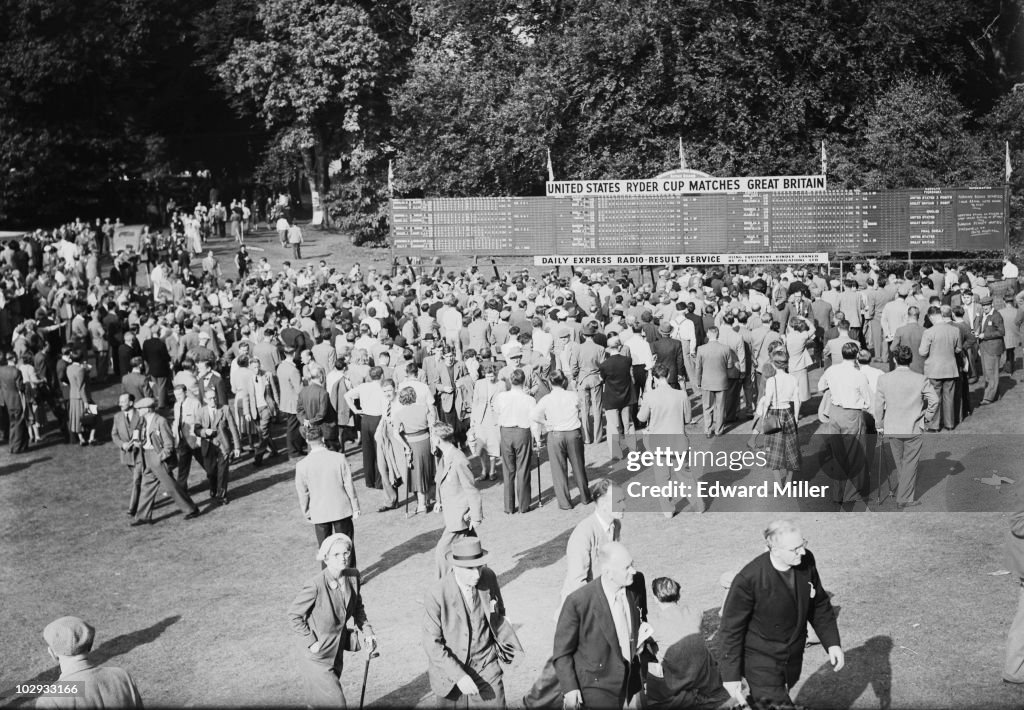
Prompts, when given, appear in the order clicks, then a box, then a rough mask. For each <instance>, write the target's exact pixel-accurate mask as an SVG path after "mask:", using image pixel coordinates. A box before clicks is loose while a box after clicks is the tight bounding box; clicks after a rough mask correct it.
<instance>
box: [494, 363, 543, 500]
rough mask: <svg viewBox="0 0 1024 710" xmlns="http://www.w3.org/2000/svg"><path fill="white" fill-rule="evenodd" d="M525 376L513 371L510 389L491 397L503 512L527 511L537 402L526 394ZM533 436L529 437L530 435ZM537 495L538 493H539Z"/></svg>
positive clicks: (535, 434)
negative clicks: (502, 489) (534, 412)
mask: <svg viewBox="0 0 1024 710" xmlns="http://www.w3.org/2000/svg"><path fill="white" fill-rule="evenodd" d="M525 382H526V375H525V374H524V373H523V371H522V370H520V369H515V370H513V371H512V374H511V375H510V376H509V385H510V386H511V389H508V390H506V391H504V392H499V393H498V394H497V395H496V396H495V397H494V411H495V413H496V415H497V419H498V430H499V435H500V439H499V447H498V448H499V451H500V452H501V471H502V476H503V477H504V479H505V481H504V482H505V513H506V514H508V515H512V514H513V513H515V512H516V499H517V498H518V499H519V512H520V513H526V512H527V511H529V510H530V497H531V496H530V459H531V458H532V457H533V446H532V444H533V439H534V438H537V437H538V434H539V431H538V428H537V426H536V425H535V424H534V423H533V422H532V421H531V420H530V413H531V412H532V411H533V408H534V406H535V405H536V403H537V402H536V400H534V398H533V397H531V396H530V395H528V394H527V393H526V390H525V389H524V383H525ZM531 431H532V432H533V434H534V436H533V437H531V436H530V433H531ZM538 492H539V491H538Z"/></svg>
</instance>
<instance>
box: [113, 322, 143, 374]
mask: <svg viewBox="0 0 1024 710" xmlns="http://www.w3.org/2000/svg"><path fill="white" fill-rule="evenodd" d="M134 357H142V348H141V347H139V339H138V337H137V336H136V335H135V333H134V332H133V331H131V330H126V331H125V332H124V342H123V343H121V344H120V345H118V346H117V368H118V372H120V373H121V374H122V375H126V374H128V373H129V372H131V369H132V358H134Z"/></svg>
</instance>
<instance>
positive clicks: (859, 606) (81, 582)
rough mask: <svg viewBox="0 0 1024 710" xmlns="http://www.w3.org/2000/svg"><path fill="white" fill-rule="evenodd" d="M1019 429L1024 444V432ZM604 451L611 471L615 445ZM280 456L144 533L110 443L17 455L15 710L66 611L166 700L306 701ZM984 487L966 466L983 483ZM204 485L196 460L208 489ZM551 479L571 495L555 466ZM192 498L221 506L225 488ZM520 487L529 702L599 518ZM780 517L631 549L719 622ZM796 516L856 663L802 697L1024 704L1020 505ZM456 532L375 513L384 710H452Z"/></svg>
mask: <svg viewBox="0 0 1024 710" xmlns="http://www.w3.org/2000/svg"><path fill="white" fill-rule="evenodd" d="M308 236H310V243H309V244H307V245H306V248H305V252H306V254H307V255H308V256H309V257H310V258H313V259H318V258H321V257H320V255H328V256H330V258H332V260H334V261H335V262H336V263H339V264H340V263H344V262H343V261H342V260H343V259H346V258H347V259H349V260H351V259H353V258H356V259H359V260H361V261H362V263H363V267H364V270H365V269H366V268H367V266H368V264H370V263H383V264H386V263H387V262H386V253H387V252H386V251H381V250H370V249H353V248H352V247H350V246H347V241H342V240H341V238H338V246H339V247H340V248H337V249H336V248H335V245H333V244H332V243H331V238H329V237H320V236H318V235H317V234H316V233H315V232H314V233H310V235H308ZM257 243H258V244H259V245H263V244H264V243H266V244H269V245H271V246H270V250H269V251H268V252H267V253H270V254H271V255H272V256H273V257H274V258H275V259H276V258H279V255H280V252H281V251H282V250H281V249H280V247H273V246H272V245H273V243H274V239H273V237H270V238H269V239H266V238H263V239H262V241H258V242H257ZM258 255H259V254H258V252H257V256H258ZM325 258H326V257H325ZM378 258H380V259H381V260H380V261H374V260H375V259H378ZM223 261H226V259H224V260H223ZM347 263H351V261H348V262H347ZM224 266H226V264H224ZM115 395H116V390H115V389H114V388H113V387H111V388H107V389H106V390H102V391H100V392H98V393H97V398H98V401H99V403H100V404H101V407H103V408H104V409H105V410H106V411H107V412H108V414H107V419H108V422H109V419H110V414H109V412H110V411H111V408H112V407H113V404H114V397H115ZM1007 406H1010V403H1007ZM986 410H989V411H994V408H991V407H990V408H986ZM986 410H982V412H981V413H979V415H978V417H979V419H978V420H977V421H978V423H975V424H972V426H976V427H978V430H979V431H984V429H985V427H984V420H981V419H980V418H981V417H982V416H985V417H993V419H994V418H996V417H997V416H1000V415H999V414H998V413H992V414H990V413H989V411H986ZM1006 411H1007V410H1004V411H1003V413H1002V417H1003V418H1004V420H1005V412H1006ZM1017 411H1019V410H1017ZM1007 427H1008V429H1010V430H1012V431H1014V432H1018V433H1019V427H1020V424H1019V420H1017V422H1015V423H1014V424H1013V425H1012V426H1011V425H1007ZM588 453H589V454H592V456H591V457H589V458H591V460H593V461H595V462H597V463H600V462H601V461H602V460H603V458H602V457H603V454H604V447H603V446H601V447H593V451H591V452H588ZM350 461H351V462H352V464H353V468H354V470H355V471H356V474H357V483H356V487H357V491H358V493H359V495H360V501H361V505H362V508H363V510H366V511H373V510H375V509H376V507H377V506H378V505H380V504H381V503H382V502H383V498H382V495H381V494H380V493H379V492H376V491H373V492H371V491H367V489H366V488H365V487H364V485H363V483H362V476H361V472H360V470H359V469H360V461H359V457H358V456H352V457H350ZM272 462H273V463H274V465H272V466H265V467H264V468H261V469H254V468H253V467H252V466H251V464H250V460H249V459H245V460H243V461H242V462H241V463H240V464H238V465H236V466H235V467H234V468H233V470H232V479H233V480H232V483H231V497H232V503H231V505H230V506H228V507H227V508H221V509H217V510H213V511H211V512H210V513H209V514H206V515H203V516H202V517H200V518H199V519H197V520H195V521H192V522H185V521H183V520H182V516H181V514H180V513H179V512H178V511H177V509H176V508H175V507H174V506H173V505H171V504H170V503H167V502H164V503H163V504H162V505H161V507H159V508H158V509H157V511H156V512H155V516H154V517H155V519H156V520H157V524H156V525H154V526H152V527H143V528H130V527H129V526H128V523H129V518H128V516H127V515H125V509H126V507H127V485H128V474H127V472H126V471H125V470H124V468H123V467H121V466H120V465H119V464H118V463H117V453H116V451H115V450H114V448H113V446H112V445H111V444H109V443H107V444H105V445H104V446H101V447H95V448H85V449H83V448H80V447H78V446H73V447H72V446H65V445H63V444H57V443H55V439H54V438H51V439H50V440H49V442H47V445H46V446H44V447H43V448H39V449H34V450H32V451H30V452H29V453H27V454H23V455H20V456H18V457H13V456H10V455H8V454H7V453H6V450H5V451H3V453H0V570H2V573H0V599H2V602H0V629H2V630H3V641H2V646H0V648H2V651H0V704H3V703H8V702H11V701H12V700H13V699H12V697H11V696H12V694H13V686H14V684H16V683H22V682H40V681H44V680H46V681H48V680H53V679H55V678H56V676H57V673H56V670H55V668H54V665H53V664H52V663H51V662H50V660H49V657H48V656H47V654H46V647H45V643H44V642H43V639H42V635H41V632H42V629H43V627H44V626H45V625H46V624H47V623H48V622H49V621H51V620H52V619H54V618H56V617H58V616H62V615H65V614H74V615H78V616H81V617H83V618H85V619H86V620H88V621H89V622H90V623H92V624H93V625H95V626H96V628H97V639H96V647H97V654H98V656H99V657H100V658H103V659H109V661H110V662H111V663H113V664H116V665H120V666H123V667H125V668H126V669H128V670H129V671H130V672H131V673H132V675H133V676H134V677H135V680H136V682H137V683H138V685H139V687H140V689H141V692H142V696H143V699H144V701H145V702H146V704H147V705H149V706H151V707H154V706H189V705H193V706H195V705H229V706H247V705H263V706H271V705H272V706H295V705H301V704H302V702H303V698H302V696H301V689H300V685H299V681H298V677H297V674H296V672H295V670H294V665H293V663H292V653H293V650H294V649H295V639H294V636H295V634H294V632H292V631H291V629H290V627H289V625H288V621H287V619H286V616H285V610H286V608H287V606H288V604H289V603H290V601H291V600H292V598H293V595H294V594H295V593H296V592H297V591H298V590H299V589H300V587H301V586H302V583H303V581H304V580H305V578H307V577H308V576H310V575H312V574H314V573H316V572H317V570H318V569H319V564H318V563H317V562H316V561H315V559H314V554H315V551H316V544H315V537H314V535H313V531H312V528H311V526H310V525H308V524H307V523H306V522H305V521H304V519H303V518H302V516H301V515H300V513H299V510H298V506H297V501H296V495H295V489H294V485H293V483H292V481H293V476H294V469H293V467H291V466H289V465H288V464H287V463H286V462H283V461H281V460H280V459H276V460H272ZM546 468H547V467H546V466H545V469H546ZM751 475H754V474H751ZM973 475H977V474H975V473H974V472H973V471H970V470H968V471H966V472H965V478H964V480H965V481H966V480H969V479H970V478H971V477H972V476H973ZM980 475H985V474H980ZM958 477H959V476H958ZM202 479H203V476H202V474H201V472H200V470H199V467H198V466H194V467H193V473H192V480H193V483H196V482H198V481H200V480H202ZM544 481H545V488H546V489H547V495H548V498H550V478H549V476H548V474H547V472H546V470H545V472H544ZM963 485H964V486H965V490H973V489H970V488H969V487H968V486H967V484H966V483H965V484H963ZM203 486H204V487H205V484H203ZM982 488H984V487H982ZM986 490H987V489H986ZM1004 491H1005V492H1004V494H1003V495H1004V500H1003V504H1002V505H1000V506H998V507H996V508H993V509H997V510H1004V511H1005V510H1009V509H1011V508H1012V507H1013V505H1011V503H1013V502H1015V501H1016V495H1017V494H1016V488H1015V487H1014V488H1012V489H1011V488H1010V487H1005V488H1004ZM193 495H194V497H195V498H196V501H197V502H198V503H200V505H201V506H205V501H206V492H205V491H204V490H201V489H200V491H199V492H198V493H194V494H193ZM501 495H502V492H501V487H500V484H487V487H486V488H485V489H484V491H483V496H484V512H485V518H484V524H483V527H482V529H481V531H480V533H481V537H482V540H483V543H484V546H485V547H486V548H487V549H489V550H490V551H491V552H492V554H493V564H492V567H493V568H494V570H495V571H496V572H497V573H498V575H499V578H500V580H501V584H502V588H503V592H504V595H505V598H506V604H507V607H508V610H509V615H510V618H511V620H512V621H513V623H514V624H515V625H516V627H517V628H518V632H519V635H520V639H521V640H522V642H523V645H524V647H525V648H526V655H525V657H524V658H523V659H521V660H518V661H517V662H516V664H515V665H514V666H513V667H512V668H511V669H510V670H508V671H507V673H506V678H505V681H506V690H507V693H508V698H509V699H510V701H511V703H512V704H518V703H519V698H520V697H521V696H522V695H523V694H524V693H525V692H526V690H527V689H528V688H529V686H530V685H531V684H532V682H533V680H534V679H535V678H536V677H537V675H538V674H539V671H540V668H541V667H542V665H543V663H544V661H545V660H546V658H547V656H548V654H549V653H550V648H551V641H552V633H553V626H554V624H553V621H552V619H553V616H554V614H555V609H556V605H557V602H558V598H559V589H560V587H561V583H562V578H563V575H564V571H565V564H564V561H563V559H562V557H563V554H564V549H565V541H566V539H567V537H568V534H569V531H570V530H571V529H572V527H573V526H574V525H575V524H576V523H577V522H579V520H581V519H582V518H583V517H584V516H585V515H587V514H589V512H590V510H589V509H583V508H579V507H577V509H575V510H573V511H560V510H558V509H557V506H554V505H550V504H549V505H545V506H544V508H542V509H541V510H539V511H534V512H531V513H529V514H528V515H526V516H515V517H512V518H508V517H506V516H504V515H503V514H502V513H501ZM936 495H938V494H937V493H936ZM936 505H937V506H939V504H938V502H936ZM939 507H941V506H939ZM775 517H778V515H777V514H772V513H764V512H731V513H730V512H717V513H715V512H712V513H708V514H706V515H703V516H696V515H692V514H689V513H685V512H684V513H682V514H681V515H679V516H677V517H676V518H675V519H673V520H672V521H667V520H664V519H663V518H662V517H661V516H660V515H658V514H647V513H633V514H627V516H626V520H625V523H624V535H623V540H624V542H625V543H626V544H627V545H628V547H629V548H630V550H631V552H632V554H633V556H634V559H635V561H636V563H637V565H638V567H639V568H640V569H642V570H643V571H644V572H645V574H646V575H647V577H648V579H652V578H653V577H655V576H661V575H668V576H672V577H674V578H676V579H677V580H678V581H679V582H680V583H681V584H682V585H683V588H684V590H685V593H686V595H687V598H688V599H689V600H690V602H691V604H693V605H694V606H696V607H699V608H700V609H711V608H713V607H716V606H717V605H718V604H719V603H720V602H721V590H720V589H719V588H718V587H717V580H718V577H719V575H720V574H721V573H722V572H724V571H727V570H730V569H733V570H734V569H738V568H739V567H740V566H742V565H743V564H745V563H746V562H747V561H749V560H750V559H751V558H753V557H754V556H755V555H757V554H759V553H760V552H761V551H762V549H763V548H762V544H761V537H760V530H762V529H763V528H764V527H765V525H766V524H767V523H768V522H769V521H770V520H771V519H773V518H775ZM793 517H795V518H796V519H797V520H798V522H799V523H800V524H801V525H802V527H803V530H804V534H805V536H806V537H807V539H808V540H810V547H811V549H812V550H813V552H814V554H815V556H816V557H817V559H818V563H819V566H820V571H821V575H822V579H823V582H824V585H825V587H826V589H828V590H829V591H830V592H832V593H833V594H834V598H833V602H834V603H835V604H836V605H837V606H839V607H840V615H839V626H840V632H841V634H842V637H843V646H844V648H845V649H846V652H847V659H848V662H847V668H846V669H844V670H843V671H842V672H841V673H839V674H834V673H832V671H831V670H830V669H828V668H827V667H826V666H827V663H826V660H827V659H826V657H825V654H824V652H823V651H822V650H821V649H820V647H813V648H811V649H809V650H808V652H807V654H806V656H805V661H804V674H803V677H802V678H801V682H800V684H799V686H798V687H797V689H796V692H795V697H796V698H797V700H798V702H800V703H802V704H805V705H808V706H811V707H819V708H831V707H838V708H847V707H858V708H860V707H864V708H871V707H880V706H883V707H884V705H882V704H881V698H884V697H885V696H886V695H891V706H892V707H894V708H921V707H929V708H931V707H942V708H1019V707H1021V705H1022V704H1024V690H1022V689H1020V688H1016V687H1012V686H1007V685H1005V684H1002V683H1001V682H1000V670H1001V666H1002V651H1003V642H1004V637H1005V631H1006V628H1007V626H1008V624H1009V621H1010V619H1011V618H1012V615H1013V613H1014V609H1015V603H1016V594H1017V587H1016V584H1015V580H1014V579H1012V578H1011V577H1010V576H1006V575H1001V576H992V575H991V573H992V572H995V571H997V570H1000V569H1001V568H1004V567H1005V566H1006V563H1005V562H1004V560H1003V557H1002V543H1003V539H1004V533H1005V530H1006V527H1007V520H1008V517H1009V516H1008V514H1007V513H1005V512H996V513H959V514H956V513H904V514H887V513H870V514H867V513H865V514H838V513H828V512H799V511H795V512H794V513H793ZM440 529H441V520H440V516H437V515H428V516H424V515H419V516H416V517H414V518H411V519H408V520H407V519H405V518H404V516H403V514H402V513H401V512H392V513H387V514H376V513H373V512H368V513H367V515H366V516H365V517H362V518H360V519H359V520H358V521H356V545H357V547H358V550H359V559H360V563H361V565H363V566H362V571H363V573H364V575H365V577H366V580H367V581H366V585H365V587H364V595H365V599H366V606H367V611H368V614H369V617H370V619H371V621H372V623H373V625H374V628H375V629H376V631H377V634H378V639H379V642H380V645H381V652H382V655H381V657H380V658H379V659H378V660H376V661H374V663H373V665H372V666H371V668H370V675H369V682H368V684H367V688H366V700H367V704H368V705H369V706H374V707H409V706H415V705H417V704H421V703H424V704H427V705H430V706H432V705H433V699H432V697H431V696H430V694H429V687H428V683H427V679H426V657H425V654H424V652H423V650H422V646H421V643H420V626H421V618H420V617H421V613H422V612H421V606H420V600H421V598H422V595H423V592H424V590H425V589H426V588H427V586H428V585H430V584H432V583H433V580H432V570H433V557H432V554H433V547H434V544H435V543H436V541H437V538H438V536H439V534H440ZM342 677H343V682H344V685H345V691H346V696H347V698H348V701H349V703H350V704H352V705H354V704H356V703H358V696H359V688H360V683H361V678H362V664H361V662H360V661H359V660H358V657H353V658H352V662H351V663H350V664H349V666H348V667H346V669H345V671H344V673H343V676H342Z"/></svg>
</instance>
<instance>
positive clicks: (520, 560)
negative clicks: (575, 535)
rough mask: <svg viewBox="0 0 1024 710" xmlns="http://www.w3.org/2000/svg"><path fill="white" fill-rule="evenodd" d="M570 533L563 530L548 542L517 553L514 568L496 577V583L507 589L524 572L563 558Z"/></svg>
mask: <svg viewBox="0 0 1024 710" xmlns="http://www.w3.org/2000/svg"><path fill="white" fill-rule="evenodd" d="M572 531H573V529H572V528H569V529H567V530H563V531H562V532H561V533H559V534H558V535H557V536H555V537H553V538H551V539H550V540H547V541H545V542H542V543H541V544H539V545H535V546H534V547H531V548H530V549H528V550H523V551H522V552H517V553H516V563H515V566H514V567H512V569H510V570H508V571H507V572H502V573H501V575H499V577H498V583H499V584H500V585H501V586H502V587H507V586H508V585H509V584H510V583H511V582H512V581H513V580H515V579H516V578H518V577H519V576H520V575H521V574H523V573H524V572H528V571H529V570H531V569H537V568H538V567H547V566H549V565H553V564H554V563H556V562H558V561H559V560H561V559H562V558H563V557H565V546H566V544H567V543H568V542H569V536H570V535H572Z"/></svg>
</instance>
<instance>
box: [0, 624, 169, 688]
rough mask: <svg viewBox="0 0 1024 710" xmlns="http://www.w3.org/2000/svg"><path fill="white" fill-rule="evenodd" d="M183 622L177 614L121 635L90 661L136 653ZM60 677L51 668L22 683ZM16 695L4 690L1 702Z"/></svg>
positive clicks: (103, 661)
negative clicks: (173, 626) (141, 647)
mask: <svg viewBox="0 0 1024 710" xmlns="http://www.w3.org/2000/svg"><path fill="white" fill-rule="evenodd" d="M179 621H181V615H179V614H175V615H174V616H168V617H167V618H166V619H163V620H162V621H158V622H157V623H155V624H153V625H152V626H147V627H146V628H144V629H139V630H138V631H132V632H131V633H128V634H121V635H120V636H115V637H114V638H112V639H110V640H109V641H105V642H103V643H102V644H101V645H100V646H99V647H98V648H95V649H93V651H92V653H90V654H89V660H90V661H92V662H93V664H95V665H97V666H98V665H102V664H104V663H106V662H107V661H110V660H111V659H114V658H117V657H118V656H123V655H125V654H126V653H129V652H131V651H134V650H135V649H136V648H138V647H139V646H145V645H146V644H147V643H152V642H153V641H156V640H157V639H158V638H159V637H160V635H161V634H163V632H164V631H166V630H167V628H168V627H169V626H171V625H172V624H176V623H178V622H179ZM59 677H60V668H59V667H54V668H49V669H47V670H45V671H43V672H42V673H39V674H38V675H36V676H35V677H34V678H30V679H28V680H24V681H21V683H22V684H24V685H32V684H44V685H45V684H47V683H53V682H54V681H56V680H57V678H59ZM13 694H14V688H13V687H10V688H4V689H3V690H0V701H2V700H4V699H7V698H10V696H11V695H13ZM31 704H32V698H31V697H15V698H10V702H9V703H8V704H6V705H5V707H19V706H25V705H31Z"/></svg>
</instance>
